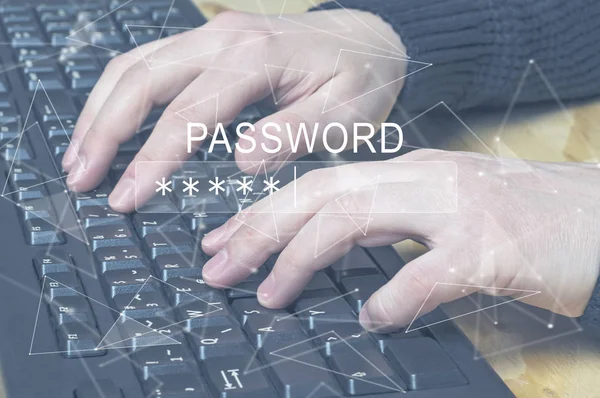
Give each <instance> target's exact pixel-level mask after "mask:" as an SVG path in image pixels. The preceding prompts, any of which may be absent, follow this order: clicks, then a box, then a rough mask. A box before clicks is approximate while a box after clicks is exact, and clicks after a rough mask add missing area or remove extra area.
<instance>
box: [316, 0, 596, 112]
mask: <svg viewBox="0 0 600 398" xmlns="http://www.w3.org/2000/svg"><path fill="white" fill-rule="evenodd" d="M340 6H343V7H344V8H351V9H360V10H364V11H370V12H372V13H375V14H377V15H379V16H380V17H381V18H383V19H384V20H386V21H387V22H388V23H390V24H391V25H392V26H393V27H394V28H395V30H396V31H397V32H398V34H399V35H400V38H401V39H402V42H403V43H404V45H405V46H406V48H407V52H408V55H409V56H410V57H411V59H413V60H416V61H422V62H428V63H432V64H433V66H431V67H429V68H427V69H425V70H423V71H421V72H419V73H416V74H414V75H412V76H410V77H408V78H407V81H406V83H405V86H404V88H403V90H402V93H401V96H400V103H401V104H402V105H403V107H404V108H405V109H407V110H421V109H426V108H428V107H430V106H432V105H434V104H436V103H438V102H440V101H445V102H446V103H447V104H448V105H449V106H451V107H452V108H453V109H455V110H459V109H465V108H472V107H475V106H490V107H494V106H496V107H498V106H506V104H508V103H509V102H510V100H511V98H512V97H513V95H514V94H515V92H516V90H517V88H518V86H519V82H520V81H521V79H522V77H523V76H524V72H525V70H526V68H528V67H539V68H540V69H541V70H542V71H543V75H544V77H540V75H539V74H535V73H532V74H530V75H529V76H530V77H529V78H527V79H525V80H524V86H523V88H522V90H521V93H520V95H519V101H520V102H538V101H544V100H549V99H551V98H552V95H553V94H554V93H552V92H551V91H550V90H549V89H548V87H547V85H546V84H544V81H543V79H544V78H547V80H548V82H549V83H550V85H551V86H552V87H553V89H554V90H555V91H556V95H558V97H559V98H561V100H563V101H569V100H575V99H584V98H589V97H594V96H597V95H599V94H600V83H599V81H600V40H599V38H600V2H599V1H597V0H570V1H565V0H335V1H331V2H329V3H325V4H323V5H321V7H318V9H339V8H340ZM530 60H534V62H535V64H536V65H529V63H530ZM528 65H529V66H528ZM419 67H420V65H418V64H413V63H409V73H410V72H412V71H414V70H416V69H417V68H419Z"/></svg>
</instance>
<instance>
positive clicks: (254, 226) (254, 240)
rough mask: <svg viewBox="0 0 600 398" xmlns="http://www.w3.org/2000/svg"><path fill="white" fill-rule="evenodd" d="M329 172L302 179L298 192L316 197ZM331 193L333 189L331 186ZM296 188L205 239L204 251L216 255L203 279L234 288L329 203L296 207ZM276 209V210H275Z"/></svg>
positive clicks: (316, 200) (311, 200)
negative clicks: (294, 204)
mask: <svg viewBox="0 0 600 398" xmlns="http://www.w3.org/2000/svg"><path fill="white" fill-rule="evenodd" d="M328 173H330V171H329V170H326V169H324V170H315V171H313V172H310V173H308V174H307V175H305V176H303V177H302V178H300V179H299V180H298V182H297V188H298V190H299V191H301V192H302V191H304V192H311V193H315V192H317V191H320V187H321V184H322V183H323V182H324V181H328V180H329V178H328V177H326V176H327V174H328ZM330 188H331V191H330V193H333V192H334V187H333V186H330ZM293 195H294V192H293V187H290V186H285V187H283V188H282V189H281V190H280V191H278V192H275V193H274V194H273V195H270V196H269V197H266V198H264V199H262V200H261V201H259V202H258V203H256V204H254V205H253V206H251V207H250V208H248V209H245V210H244V211H243V212H241V213H239V214H237V215H236V216H234V217H232V218H231V219H230V220H229V221H228V222H227V223H226V224H225V225H224V226H221V227H219V228H218V229H217V230H214V231H211V232H210V233H209V234H207V236H206V237H205V238H204V239H203V242H202V248H203V250H205V251H206V252H207V254H209V255H213V258H211V259H210V260H209V261H208V262H207V263H206V264H205V266H204V268H203V277H204V279H205V280H206V282H207V283H209V284H211V285H213V286H232V285H235V284H236V283H238V282H239V281H241V280H243V279H245V278H246V277H248V275H250V274H251V273H252V272H254V271H255V270H256V269H257V268H259V267H260V266H261V265H263V264H264V262H265V261H266V260H267V258H268V257H269V256H270V255H271V254H272V253H276V252H279V251H281V249H283V248H284V247H285V245H286V244H287V243H288V242H289V241H290V240H291V239H292V238H293V236H294V235H295V234H296V233H297V232H298V231H299V230H300V229H301V228H302V226H303V225H304V224H305V223H306V222H307V221H308V220H310V218H311V217H312V216H313V214H314V213H316V212H317V211H318V210H319V209H320V208H321V207H322V206H323V205H324V204H325V203H326V202H327V201H328V200H329V197H328V195H314V196H311V197H308V198H305V199H306V200H301V201H298V202H297V204H296V207H293V203H294V201H293ZM275 209H276V210H275Z"/></svg>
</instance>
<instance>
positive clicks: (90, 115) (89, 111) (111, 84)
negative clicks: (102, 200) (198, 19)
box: [62, 35, 180, 171]
mask: <svg viewBox="0 0 600 398" xmlns="http://www.w3.org/2000/svg"><path fill="white" fill-rule="evenodd" d="M179 37H180V36H179V35H174V36H170V37H167V38H164V39H161V40H158V41H157V42H153V43H147V44H144V45H142V46H140V47H139V48H136V49H133V50H130V51H128V52H126V53H124V54H121V55H120V56H118V57H116V58H114V59H112V60H111V61H110V62H109V63H108V65H107V66H106V68H105V70H104V72H103V73H102V76H100V79H99V80H98V82H97V83H96V85H95V86H94V88H93V89H92V92H91V93H90V95H89V97H88V99H87V101H86V103H85V106H84V108H83V110H82V111H81V114H80V115H79V118H78V119H77V124H76V125H75V129H74V130H73V136H72V137H71V145H70V146H69V148H68V149H67V152H66V153H65V156H64V158H63V163H62V167H63V169H64V170H65V171H70V170H71V168H72V167H73V165H74V164H75V162H76V161H77V156H76V153H77V151H78V150H79V147H80V146H81V142H82V141H83V137H84V136H85V134H86V133H87V131H88V130H89V128H90V127H91V125H92V123H93V121H94V119H96V116H97V115H98V113H99V112H100V109H101V108H102V105H104V103H105V102H106V100H107V99H108V97H109V95H110V93H111V92H112V91H113V89H114V88H115V86H116V84H117V82H118V81H119V78H120V77H121V76H122V75H123V73H124V72H125V71H126V70H127V69H129V68H130V67H131V66H133V65H134V64H135V63H137V62H138V61H140V60H141V59H142V58H143V57H146V56H147V55H148V54H150V53H151V52H152V51H154V50H156V49H158V48H162V47H164V46H166V45H168V44H170V43H172V42H173V41H175V40H177V39H179Z"/></svg>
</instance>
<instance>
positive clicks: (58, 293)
mask: <svg viewBox="0 0 600 398" xmlns="http://www.w3.org/2000/svg"><path fill="white" fill-rule="evenodd" d="M45 276H46V277H45V278H44V294H45V295H46V296H47V297H49V298H50V299H52V300H54V299H55V298H56V297H64V296H78V295H80V294H82V293H83V288H82V287H81V282H79V278H78V277H77V275H76V274H75V272H56V273H49V274H46V275H45Z"/></svg>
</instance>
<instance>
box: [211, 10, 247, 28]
mask: <svg viewBox="0 0 600 398" xmlns="http://www.w3.org/2000/svg"><path fill="white" fill-rule="evenodd" d="M249 19H250V14H249V13H245V12H242V11H235V10H226V11H223V12H220V13H218V14H217V15H215V17H214V18H213V19H212V20H211V22H212V24H213V25H219V26H221V25H222V26H227V27H231V26H241V25H243V24H245V23H247V21H248V20H249Z"/></svg>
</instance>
